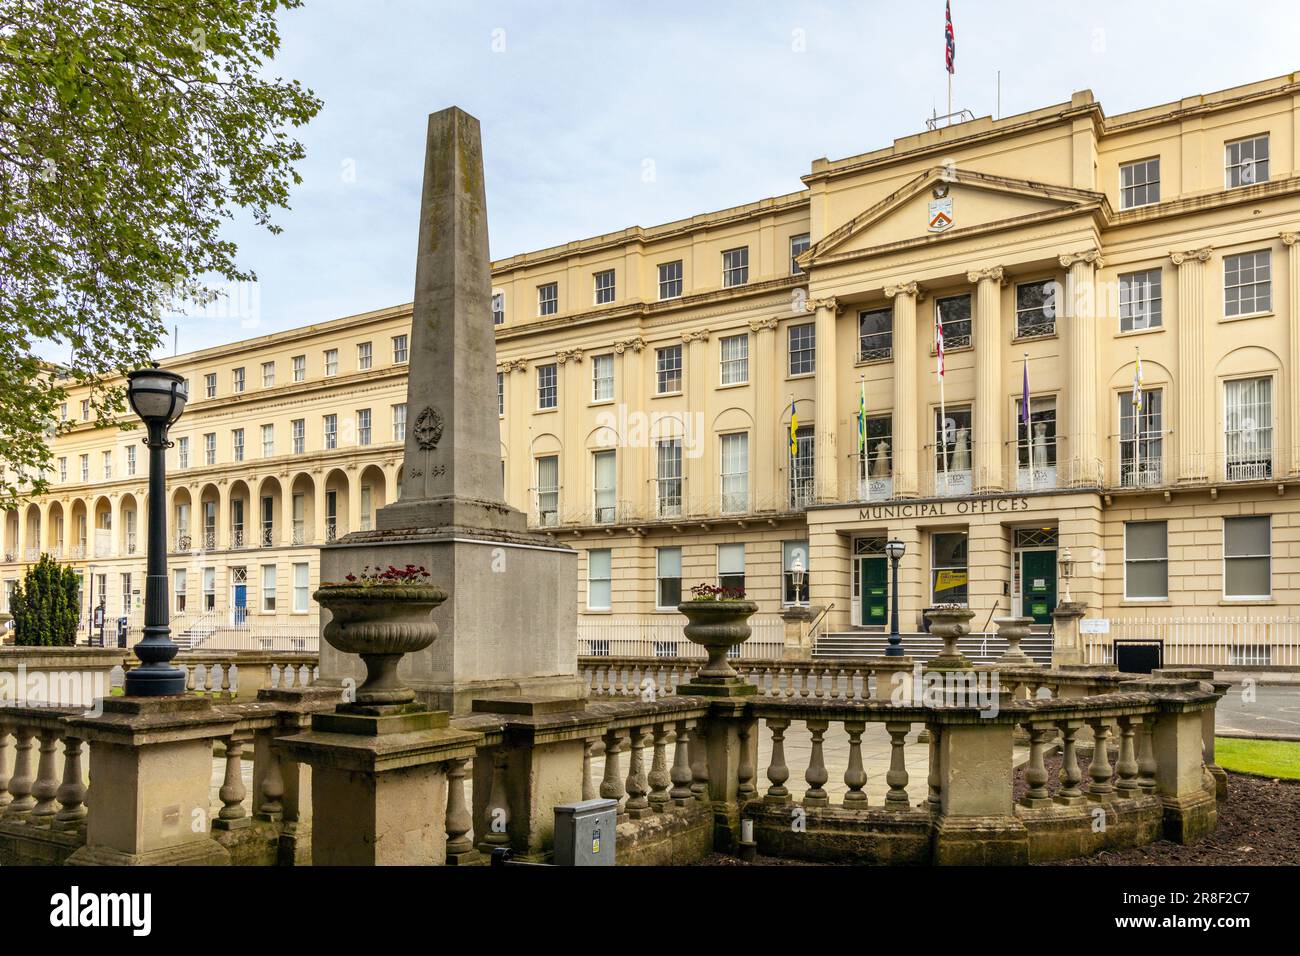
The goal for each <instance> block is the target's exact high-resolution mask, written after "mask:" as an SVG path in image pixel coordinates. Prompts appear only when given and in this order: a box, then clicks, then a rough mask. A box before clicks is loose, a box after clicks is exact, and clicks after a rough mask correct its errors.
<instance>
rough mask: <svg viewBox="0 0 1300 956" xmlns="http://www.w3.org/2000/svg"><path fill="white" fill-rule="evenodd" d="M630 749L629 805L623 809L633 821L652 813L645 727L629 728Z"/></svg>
mask: <svg viewBox="0 0 1300 956" xmlns="http://www.w3.org/2000/svg"><path fill="white" fill-rule="evenodd" d="M627 732H628V747H629V750H630V756H629V757H628V762H627V782H626V787H627V803H626V804H624V807H623V809H625V810H626V811H627V815H628V816H629V817H631V818H632V819H633V820H638V819H640V818H641V817H644V816H646V815H648V814H649V813H650V800H649V798H648V796H647V795H648V794H649V793H650V783H649V781H648V780H647V779H646V772H645V736H646V729H645V728H644V727H629V728H628V731H627Z"/></svg>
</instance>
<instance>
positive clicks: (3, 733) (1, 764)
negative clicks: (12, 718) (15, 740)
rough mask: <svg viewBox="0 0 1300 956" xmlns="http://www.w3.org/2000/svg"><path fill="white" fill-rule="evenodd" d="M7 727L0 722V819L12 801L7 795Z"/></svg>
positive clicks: (10, 795)
mask: <svg viewBox="0 0 1300 956" xmlns="http://www.w3.org/2000/svg"><path fill="white" fill-rule="evenodd" d="M9 732H10V731H9V725H8V724H6V723H4V722H3V721H0V818H3V817H4V811H5V808H6V807H8V806H9V802H10V801H11V800H13V795H12V794H10V793H9Z"/></svg>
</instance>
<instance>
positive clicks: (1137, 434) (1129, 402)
mask: <svg viewBox="0 0 1300 956" xmlns="http://www.w3.org/2000/svg"><path fill="white" fill-rule="evenodd" d="M1164 454H1165V452H1164V392H1163V391H1162V390H1161V389H1158V388H1151V389H1147V390H1145V391H1144V392H1143V393H1142V407H1141V409H1138V408H1135V407H1134V405H1133V397H1132V395H1131V394H1130V393H1129V392H1127V391H1126V392H1124V393H1123V394H1121V395H1120V396H1119V483H1120V486H1121V487H1123V488H1145V487H1158V486H1159V485H1162V484H1164Z"/></svg>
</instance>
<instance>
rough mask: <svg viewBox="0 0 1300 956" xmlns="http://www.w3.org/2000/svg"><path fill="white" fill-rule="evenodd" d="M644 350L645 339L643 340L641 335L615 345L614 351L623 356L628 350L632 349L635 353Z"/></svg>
mask: <svg viewBox="0 0 1300 956" xmlns="http://www.w3.org/2000/svg"><path fill="white" fill-rule="evenodd" d="M643 348H645V339H643V338H641V336H639V335H636V336H633V337H632V338H630V339H624V340H623V341H621V342H615V343H614V351H615V352H617V353H618V354H619V355H622V354H623V353H624V352H626V351H627V350H628V349H631V350H632V351H633V352H640V351H641V350H642V349H643Z"/></svg>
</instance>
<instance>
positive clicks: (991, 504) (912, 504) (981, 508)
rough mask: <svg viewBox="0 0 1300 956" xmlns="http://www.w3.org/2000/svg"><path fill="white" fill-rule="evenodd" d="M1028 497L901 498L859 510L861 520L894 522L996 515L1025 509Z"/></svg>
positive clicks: (1027, 507)
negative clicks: (945, 499) (898, 520)
mask: <svg viewBox="0 0 1300 956" xmlns="http://www.w3.org/2000/svg"><path fill="white" fill-rule="evenodd" d="M1028 510H1029V499H1028V498H1025V497H1019V496H1009V497H1003V498H974V499H962V500H958V501H900V502H898V503H896V504H888V505H868V506H867V507H865V508H859V509H858V519H859V520H860V521H894V520H896V519H898V518H943V517H947V516H950V515H980V514H996V513H998V512H1012V511H1028Z"/></svg>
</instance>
